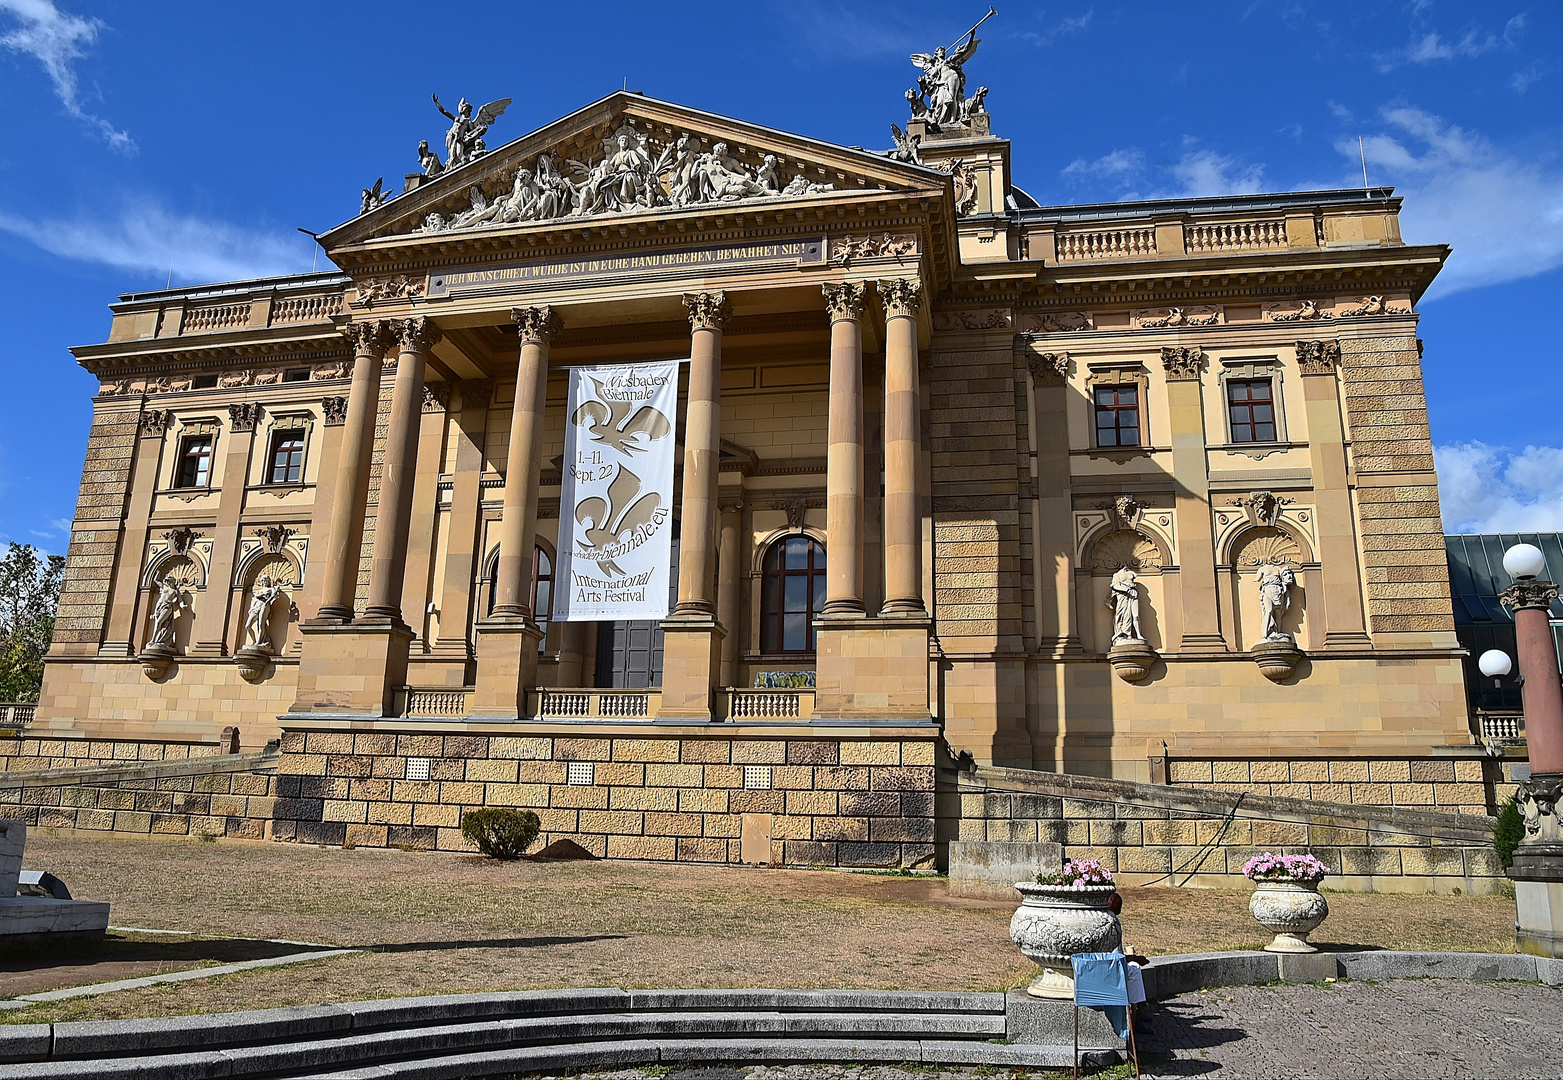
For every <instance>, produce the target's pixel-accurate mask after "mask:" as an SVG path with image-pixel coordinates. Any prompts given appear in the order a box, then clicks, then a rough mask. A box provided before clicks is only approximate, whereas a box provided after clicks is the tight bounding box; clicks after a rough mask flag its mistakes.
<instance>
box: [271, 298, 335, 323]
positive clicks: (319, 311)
mask: <svg viewBox="0 0 1563 1080" xmlns="http://www.w3.org/2000/svg"><path fill="white" fill-rule="evenodd" d="M340 314H342V294H341V293H339V292H337V293H326V294H324V295H316V296H290V297H288V298H287V299H285V300H278V301H277V302H276V304H274V305H272V309H271V324H272V325H273V326H276V325H278V324H279V323H300V322H325V321H326V320H327V319H329V318H331V316H333V315H340Z"/></svg>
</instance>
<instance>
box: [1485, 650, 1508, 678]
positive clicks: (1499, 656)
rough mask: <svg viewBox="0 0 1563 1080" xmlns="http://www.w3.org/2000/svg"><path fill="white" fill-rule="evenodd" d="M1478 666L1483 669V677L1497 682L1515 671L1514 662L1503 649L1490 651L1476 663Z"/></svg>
mask: <svg viewBox="0 0 1563 1080" xmlns="http://www.w3.org/2000/svg"><path fill="white" fill-rule="evenodd" d="M1476 666H1477V667H1479V668H1481V670H1482V674H1483V675H1485V676H1487V677H1488V678H1489V679H1493V680H1497V679H1501V678H1503V677H1504V676H1505V675H1507V674H1508V673H1509V672H1511V671H1513V670H1514V661H1512V660H1510V659H1509V654H1508V653H1506V652H1504V651H1503V650H1502V649H1488V650H1487V651H1486V652H1484V653H1482V655H1481V657H1480V658H1479V659H1478V660H1477V661H1476Z"/></svg>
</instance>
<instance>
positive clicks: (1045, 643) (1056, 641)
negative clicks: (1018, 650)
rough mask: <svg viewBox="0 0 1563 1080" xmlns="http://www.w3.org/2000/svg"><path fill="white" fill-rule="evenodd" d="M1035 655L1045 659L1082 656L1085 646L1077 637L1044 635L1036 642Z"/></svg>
mask: <svg viewBox="0 0 1563 1080" xmlns="http://www.w3.org/2000/svg"><path fill="white" fill-rule="evenodd" d="M1037 655H1038V656H1040V657H1042V658H1043V659H1047V660H1062V659H1063V658H1065V657H1070V656H1084V655H1085V646H1084V645H1082V644H1080V639H1079V638H1078V637H1045V638H1043V639H1042V640H1041V641H1040V642H1038V643H1037Z"/></svg>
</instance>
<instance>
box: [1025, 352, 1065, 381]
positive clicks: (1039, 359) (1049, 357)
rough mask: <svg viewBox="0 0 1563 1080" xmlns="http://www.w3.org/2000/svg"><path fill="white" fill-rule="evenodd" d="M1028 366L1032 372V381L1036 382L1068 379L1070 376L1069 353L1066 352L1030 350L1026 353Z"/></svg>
mask: <svg viewBox="0 0 1563 1080" xmlns="http://www.w3.org/2000/svg"><path fill="white" fill-rule="evenodd" d="M1026 367H1027V368H1028V369H1029V370H1030V372H1031V381H1032V382H1035V383H1041V382H1051V381H1056V380H1062V379H1067V378H1068V377H1069V354H1068V353H1066V352H1045V353H1033V352H1028V353H1027V354H1026Z"/></svg>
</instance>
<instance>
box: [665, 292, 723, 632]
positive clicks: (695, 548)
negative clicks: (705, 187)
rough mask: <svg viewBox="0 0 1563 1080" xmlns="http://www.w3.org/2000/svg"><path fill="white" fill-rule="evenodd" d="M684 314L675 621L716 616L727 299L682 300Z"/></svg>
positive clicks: (714, 295) (713, 295) (698, 296)
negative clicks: (685, 387)
mask: <svg viewBox="0 0 1563 1080" xmlns="http://www.w3.org/2000/svg"><path fill="white" fill-rule="evenodd" d="M684 307H685V308H687V309H688V310H689V325H690V344H689V404H688V406H687V407H686V412H685V420H684V501H683V510H682V516H681V519H680V521H679V534H678V607H677V608H675V609H674V614H676V615H695V614H699V615H715V614H716V597H715V589H714V588H713V584H714V582H715V570H716V558H715V555H716V550H715V549H716V545H715V544H714V543H713V540H714V537H713V536H712V533H713V532H714V531H715V528H716V482H717V475H718V473H719V471H720V469H721V446H720V445H719V440H720V439H721V434H722V416H721V413H722V327H723V326H724V325H725V324H726V322H727V316H728V314H729V312H730V310H731V309H730V308H729V306H728V303H727V294H726V293H699V294H696V295H687V296H685V297H684Z"/></svg>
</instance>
